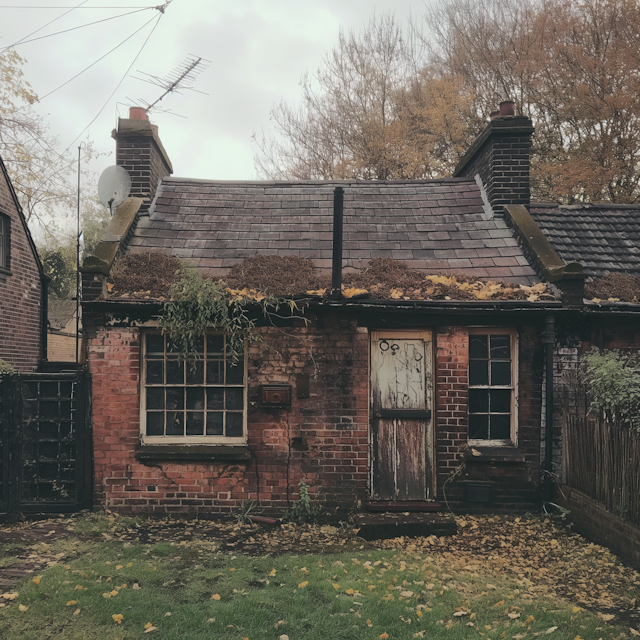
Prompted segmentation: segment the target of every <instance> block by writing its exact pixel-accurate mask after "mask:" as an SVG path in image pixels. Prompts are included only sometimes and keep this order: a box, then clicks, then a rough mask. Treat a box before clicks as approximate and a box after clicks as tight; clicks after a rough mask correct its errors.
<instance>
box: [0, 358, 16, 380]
mask: <svg viewBox="0 0 640 640" xmlns="http://www.w3.org/2000/svg"><path fill="white" fill-rule="evenodd" d="M14 371H15V369H14V368H13V365H12V364H10V363H9V362H7V361H6V360H3V359H2V358H0V376H1V375H3V374H7V373H13V372H14Z"/></svg>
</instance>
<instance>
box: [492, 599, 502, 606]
mask: <svg viewBox="0 0 640 640" xmlns="http://www.w3.org/2000/svg"><path fill="white" fill-rule="evenodd" d="M503 604H504V600H499V601H498V602H496V603H495V604H494V605H493V606H494V607H500V606H502V605H503Z"/></svg>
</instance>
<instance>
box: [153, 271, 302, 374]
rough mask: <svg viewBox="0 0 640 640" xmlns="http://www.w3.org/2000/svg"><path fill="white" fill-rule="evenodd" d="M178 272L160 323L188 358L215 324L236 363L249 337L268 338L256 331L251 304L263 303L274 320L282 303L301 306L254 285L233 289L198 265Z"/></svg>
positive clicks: (192, 357) (264, 310) (253, 339)
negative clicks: (201, 270) (203, 270)
mask: <svg viewBox="0 0 640 640" xmlns="http://www.w3.org/2000/svg"><path fill="white" fill-rule="evenodd" d="M177 276H178V279H177V280H176V282H174V283H173V284H172V285H171V288H170V289H169V298H170V301H169V302H167V303H166V304H165V306H164V310H163V312H162V314H161V316H160V326H161V327H162V329H163V330H164V331H166V332H167V333H168V334H169V336H170V337H171V339H172V340H173V342H174V343H175V345H176V347H177V348H178V353H179V355H180V357H181V358H182V359H184V360H195V359H197V357H198V355H197V349H196V346H197V343H198V340H199V338H201V337H202V336H204V335H205V334H206V332H207V329H208V328H211V327H215V328H216V329H221V330H222V331H224V332H225V333H226V335H227V353H228V355H229V357H230V358H231V361H232V363H233V364H234V365H235V364H237V363H238V362H239V361H240V359H241V358H242V357H243V354H244V348H245V341H249V342H264V341H263V339H262V336H261V335H260V334H259V333H258V332H257V331H255V329H256V323H257V317H256V315H257V316H258V317H259V314H255V313H253V314H251V315H250V313H249V310H250V308H253V309H255V308H256V306H257V307H259V309H260V311H261V313H262V315H263V316H264V317H265V318H267V319H269V320H270V321H271V319H272V316H278V310H279V309H280V307H282V306H287V307H288V309H289V312H290V313H294V312H295V311H296V310H298V306H297V305H296V303H295V302H294V301H293V300H287V299H284V298H277V297H275V296H266V295H264V294H262V293H260V292H259V291H256V290H254V289H241V290H238V289H230V288H228V287H227V286H226V284H225V283H224V282H222V281H215V280H211V279H209V278H203V277H202V276H201V275H200V273H199V272H198V271H197V269H195V268H194V267H190V266H183V267H181V268H180V269H179V270H178V272H177Z"/></svg>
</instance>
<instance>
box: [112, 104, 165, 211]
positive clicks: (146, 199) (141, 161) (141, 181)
mask: <svg viewBox="0 0 640 640" xmlns="http://www.w3.org/2000/svg"><path fill="white" fill-rule="evenodd" d="M111 136H112V137H113V138H114V139H115V141H116V164H117V165H120V166H121V167H124V168H125V169H126V170H127V171H128V172H129V175H130V176H131V196H133V197H135V198H142V199H143V204H142V206H141V207H140V212H139V215H145V214H146V213H147V212H148V211H149V207H150V206H151V203H152V202H153V199H154V197H155V195H156V190H157V188H158V184H159V183H160V180H162V178H164V177H165V176H168V175H171V174H172V173H173V167H172V166H171V160H169V156H168V155H167V152H166V151H165V148H164V147H163V146H162V142H161V141H160V138H159V137H158V127H156V126H155V125H152V124H151V123H150V122H149V116H148V115H147V112H146V110H145V109H143V108H141V107H131V108H130V109H129V117H128V118H119V119H118V128H117V129H114V130H113V131H112V132H111Z"/></svg>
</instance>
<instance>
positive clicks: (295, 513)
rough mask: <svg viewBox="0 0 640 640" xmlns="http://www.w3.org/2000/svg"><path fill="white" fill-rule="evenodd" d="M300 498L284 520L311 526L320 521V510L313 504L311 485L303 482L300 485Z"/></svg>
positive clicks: (286, 513) (290, 508) (288, 510)
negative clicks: (310, 491)
mask: <svg viewBox="0 0 640 640" xmlns="http://www.w3.org/2000/svg"><path fill="white" fill-rule="evenodd" d="M298 489H299V493H300V498H299V499H298V500H296V501H295V502H294V503H293V504H292V505H291V506H290V507H289V508H288V509H287V511H286V512H285V514H284V516H283V517H282V519H283V520H284V521H285V522H295V523H296V524H310V523H315V522H317V521H318V516H319V515H320V509H319V508H318V507H316V506H314V505H313V504H311V495H310V493H309V485H308V484H307V483H306V482H304V481H302V482H300V484H299V485H298Z"/></svg>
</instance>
